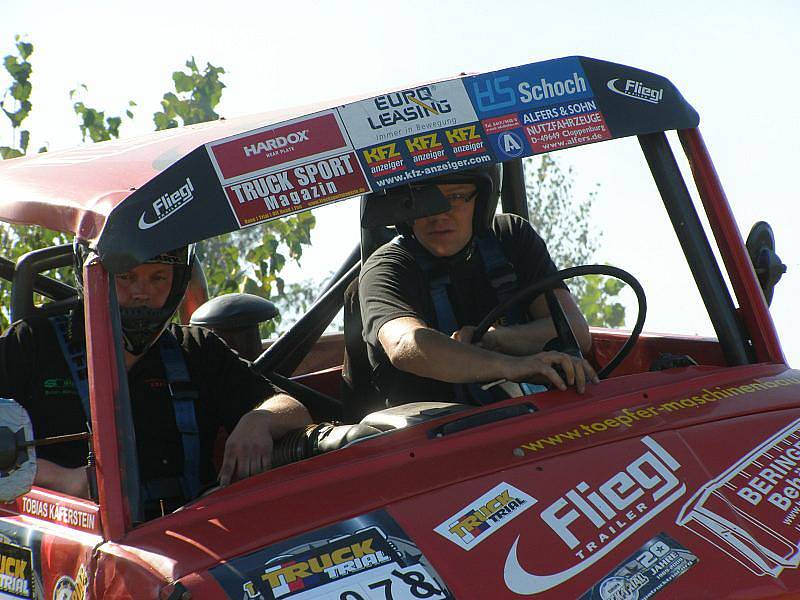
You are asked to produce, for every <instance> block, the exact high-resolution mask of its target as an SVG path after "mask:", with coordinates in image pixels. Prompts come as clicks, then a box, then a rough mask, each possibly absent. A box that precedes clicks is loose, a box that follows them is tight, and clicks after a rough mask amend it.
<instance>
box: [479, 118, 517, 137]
mask: <svg viewBox="0 0 800 600" xmlns="http://www.w3.org/2000/svg"><path fill="white" fill-rule="evenodd" d="M481 124H482V125H483V130H484V131H485V132H486V133H501V132H503V131H508V130H509V129H517V128H518V127H519V126H520V122H519V117H517V115H504V116H502V117H494V118H492V119H484V120H483V121H481Z"/></svg>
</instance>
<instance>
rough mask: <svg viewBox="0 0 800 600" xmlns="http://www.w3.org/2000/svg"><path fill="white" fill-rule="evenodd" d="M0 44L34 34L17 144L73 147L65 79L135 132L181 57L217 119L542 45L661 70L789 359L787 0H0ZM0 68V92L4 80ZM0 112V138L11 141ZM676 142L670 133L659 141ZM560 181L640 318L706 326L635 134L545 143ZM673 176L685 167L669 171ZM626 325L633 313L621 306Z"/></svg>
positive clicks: (798, 255) (335, 211) (347, 210)
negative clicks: (634, 287)
mask: <svg viewBox="0 0 800 600" xmlns="http://www.w3.org/2000/svg"><path fill="white" fill-rule="evenodd" d="M0 2H1V4H0V6H1V7H2V8H1V10H0V14H2V19H0V56H2V55H5V54H9V53H12V51H13V50H14V35H15V34H21V35H23V36H24V39H26V41H29V42H31V43H33V44H34V47H35V51H34V54H33V56H32V57H31V59H30V60H31V62H32V64H33V67H34V74H33V77H32V82H33V97H32V101H33V105H34V107H33V111H32V113H31V116H30V117H29V119H28V120H27V121H26V122H25V125H26V128H27V129H30V130H31V132H32V140H31V148H33V149H35V148H38V147H39V146H41V145H43V144H45V143H46V144H47V145H48V146H49V148H50V149H51V150H55V149H59V148H64V147H68V146H72V145H76V144H78V143H80V141H81V139H80V133H79V130H78V124H77V117H76V116H75V114H74V112H73V111H72V101H71V100H70V98H69V90H71V89H75V88H77V87H78V86H79V85H81V84H85V85H86V86H88V92H86V94H85V96H84V98H85V101H86V102H87V104H89V105H91V106H93V107H96V108H101V109H104V110H106V111H107V112H108V113H109V114H122V113H123V112H124V110H125V109H126V108H127V105H128V101H129V100H134V101H135V102H136V104H137V106H136V107H135V109H134V112H135V118H134V120H132V121H126V122H124V123H123V126H122V129H121V131H122V137H127V136H131V135H135V134H139V133H144V132H147V131H151V130H152V129H153V123H152V114H153V113H154V112H155V111H156V110H158V109H159V104H158V103H159V100H160V99H161V97H162V95H163V94H164V93H165V92H166V91H169V90H171V89H172V80H171V74H172V72H173V71H176V70H179V69H181V68H182V67H183V65H184V63H185V61H186V60H187V59H189V58H190V57H192V56H194V57H195V58H196V59H197V62H198V64H200V65H205V63H206V62H211V63H212V64H214V65H216V66H221V67H224V68H225V70H226V73H225V75H224V76H223V78H222V79H223V81H224V82H225V84H226V86H227V87H226V89H225V92H224V94H223V97H222V102H221V104H220V106H219V108H218V112H219V113H220V114H222V115H224V116H228V117H233V116H236V115H240V114H246V113H251V112H263V111H267V110H271V109H275V108H280V107H283V106H287V105H295V104H307V103H310V102H314V101H318V100H325V99H330V98H338V97H344V96H349V95H353V94H355V93H358V92H364V91H372V90H375V91H377V90H381V89H383V88H387V87H397V86H402V85H405V84H411V83H414V82H419V81H426V80H430V79H436V78H440V77H446V76H451V75H456V74H458V73H461V72H463V71H485V70H490V69H493V68H497V67H503V66H512V65H516V64H521V63H525V62H533V61H536V60H542V59H547V58H556V57H560V56H567V55H573V54H578V55H585V56H591V57H593V58H599V59H604V60H610V61H615V62H620V63H623V64H628V65H631V66H635V67H638V68H643V69H646V70H650V71H654V72H656V73H659V74H661V75H664V76H666V77H668V78H669V79H671V80H672V81H673V83H675V84H676V86H677V87H678V89H679V90H681V91H682V93H683V95H684V97H685V98H686V99H687V100H688V101H689V102H690V103H691V104H692V105H693V106H694V107H695V108H696V109H697V110H698V112H699V113H700V120H701V121H700V122H701V124H700V128H701V131H702V133H703V135H704V137H705V140H706V143H707V145H708V147H709V150H710V152H711V156H712V158H713V160H714V162H715V165H716V168H717V171H718V173H719V175H720V177H721V179H722V182H723V185H724V186H725V189H726V192H727V195H728V199H729V201H730V203H731V205H732V207H733V211H734V214H735V215H736V218H737V220H738V223H739V227H740V229H741V230H742V234H743V236H746V234H747V232H748V231H749V229H750V226H751V225H752V224H753V223H754V222H755V221H757V220H767V221H769V222H770V223H771V224H772V226H773V228H774V230H775V234H776V238H777V249H778V253H779V255H780V256H781V258H782V259H783V261H784V262H785V263H786V264H787V265H788V267H789V273H788V274H787V275H786V276H784V279H783V281H782V282H781V284H780V285H779V286H778V288H777V290H776V293H775V300H774V302H773V306H772V313H773V317H774V319H775V321H776V323H777V326H778V331H779V334H780V336H781V340H782V342H783V345H784V351H785V353H786V355H787V358H788V359H789V361H790V363H795V364H796V363H797V358H800V340H798V339H797V338H798V337H800V336H798V333H800V325H798V320H797V319H795V318H794V315H793V306H794V298H795V297H796V296H797V295H798V292H800V283H798V281H800V275H798V272H800V235H797V233H796V221H797V220H798V217H799V216H800V215H799V214H798V210H797V208H796V206H797V202H798V192H797V178H798V176H797V173H798V161H800V141H798V140H800V118H798V116H797V112H796V110H795V101H796V98H797V97H799V96H800V93H799V92H800V83H798V78H797V76H796V74H795V71H796V69H795V62H796V59H797V57H798V56H800V36H798V35H797V34H796V30H797V28H798V26H800V4H798V3H797V2H794V1H793V0H783V1H781V0H772V1H767V2H762V3H753V2H742V1H714V2H702V3H701V2H696V1H682V0H680V1H673V2H670V3H660V6H658V7H657V8H650V7H649V5H650V4H651V3H648V2H641V1H639V2H604V3H599V2H590V1H573V2H569V3H553V2H539V1H531V0H528V1H520V2H492V3H488V2H482V3H478V2H464V1H461V2H453V1H441V0H440V1H438V2H422V1H415V2H398V3H394V4H389V3H375V2H345V1H342V2H336V3H332V2H331V3H322V2H308V1H303V0H295V1H293V2H263V1H262V2H257V3H256V2H253V3H249V2H227V3H223V2H216V1H215V2H207V1H201V0H196V1H193V2H190V3H189V2H187V3H182V2H152V1H149V0H148V1H140V2H137V3H131V4H127V5H125V6H122V5H121V4H122V3H120V4H119V5H118V4H115V3H108V2H80V1H78V2H72V3H64V2H55V1H38V2H25V3H21V2H12V1H10V0H0ZM4 75H5V73H4V72H3V73H2V74H0V89H6V88H7V87H8V82H7V81H6V80H4V79H3V76H4ZM11 142H12V140H11V129H10V127H8V126H7V121H2V120H0V145H4V144H9V143H11ZM673 148H674V150H675V151H676V153H678V152H679V151H680V146H679V145H676V144H673ZM556 156H557V159H558V160H559V161H561V164H562V166H563V167H565V168H567V167H569V166H572V167H573V169H574V176H575V190H576V192H577V193H579V194H587V193H589V192H590V191H591V190H595V189H596V190H597V198H596V200H595V208H594V211H593V215H592V221H593V224H594V226H595V230H596V232H597V234H598V235H601V238H600V240H601V244H600V245H601V248H600V250H599V251H598V253H597V256H596V259H597V261H598V262H610V263H611V264H615V265H618V266H621V267H623V268H625V269H628V270H629V271H631V272H632V273H634V274H635V275H636V276H637V277H639V278H640V280H641V281H642V283H643V284H644V287H645V290H646V291H647V293H648V301H649V303H650V306H651V311H650V313H649V316H648V322H647V329H648V330H651V331H664V332H680V333H698V334H713V331H712V330H711V327H710V324H709V322H708V318H707V316H705V315H704V311H703V309H702V305H701V304H700V301H699V296H698V293H697V291H696V288H695V287H694V285H693V283H692V280H691V276H690V275H689V273H688V269H687V268H686V266H685V261H684V259H683V256H682V255H681V253H680V251H679V249H678V248H677V245H676V243H675V241H674V233H672V230H671V228H670V225H669V221H668V219H667V216H666V212H665V211H664V208H663V206H662V205H661V204H660V202H659V200H658V196H657V193H656V190H655V185H654V184H653V182H652V179H651V177H650V174H649V171H648V169H647V166H646V164H645V163H644V160H643V158H642V155H641V151H640V150H639V147H638V144H637V142H636V140H635V139H632V140H620V141H615V142H613V143H606V144H600V145H597V146H590V147H585V148H581V149H576V150H571V151H566V152H560V153H558V154H557V155H556ZM686 174H687V176H688V172H687V173H686ZM357 218H358V207H357V202H356V201H349V202H345V203H342V204H339V205H335V206H333V207H328V208H325V209H321V210H319V211H317V223H318V224H317V227H316V228H315V230H314V231H313V237H312V241H313V246H312V247H311V248H309V249H307V250H306V251H305V253H304V256H303V259H302V271H301V268H300V267H297V266H292V267H289V268H287V269H286V271H285V273H284V275H285V277H286V278H287V279H289V280H291V279H293V278H294V279H295V280H298V279H301V278H308V277H323V276H325V275H326V274H327V273H328V272H329V271H330V270H332V269H335V268H336V266H337V265H338V263H339V262H340V261H341V260H342V259H343V257H344V256H346V255H347V254H348V253H349V251H350V250H351V249H352V247H353V245H354V244H355V243H356V242H357V232H358V230H357ZM628 313H629V314H628V320H629V323H630V322H632V319H633V317H634V315H633V314H632V313H633V310H632V308H631V310H629V311H628Z"/></svg>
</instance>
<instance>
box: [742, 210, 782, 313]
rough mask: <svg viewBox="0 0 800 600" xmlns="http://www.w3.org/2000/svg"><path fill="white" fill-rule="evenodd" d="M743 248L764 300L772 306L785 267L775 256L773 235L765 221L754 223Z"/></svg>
mask: <svg viewBox="0 0 800 600" xmlns="http://www.w3.org/2000/svg"><path fill="white" fill-rule="evenodd" d="M745 246H746V247H747V253H748V254H749V255H750V261H751V262H752V263H753V268H754V269H755V272H756V277H758V283H759V284H760V285H761V291H762V292H764V299H765V300H766V301H767V306H769V305H770V304H772V295H773V293H774V292H775V286H776V285H777V284H778V282H779V281H780V280H781V277H782V276H783V274H784V273H786V265H785V264H783V262H781V259H780V257H779V256H778V255H777V254H775V234H774V233H773V232H772V227H770V224H769V223H767V222H766V221H758V222H757V223H755V224H754V225H753V227H752V228H751V229H750V233H749V234H748V236H747V241H746V242H745Z"/></svg>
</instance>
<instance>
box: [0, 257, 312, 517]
mask: <svg viewBox="0 0 800 600" xmlns="http://www.w3.org/2000/svg"><path fill="white" fill-rule="evenodd" d="M81 250H82V247H81V246H76V257H77V262H78V265H77V267H78V269H77V272H78V274H79V276H78V281H79V289H81V288H82V286H81V281H80V280H81V276H80V274H81V273H82V267H83V258H82V257H83V256H84V254H85V252H83V251H81ZM193 261H194V250H193V247H192V246H189V247H183V248H180V249H178V250H174V251H171V252H167V253H164V254H161V255H159V256H156V257H154V258H152V259H151V260H148V261H146V262H145V263H143V264H141V265H139V266H137V267H135V268H134V269H132V270H131V271H129V272H127V273H122V274H120V275H117V276H116V279H115V284H116V292H117V296H118V302H119V306H120V317H121V323H122V334H123V341H124V351H125V366H126V368H127V372H128V384H129V393H130V399H131V410H132V416H133V427H134V431H135V435H136V446H137V458H138V465H139V471H140V481H141V485H142V498H143V503H144V508H145V517H146V518H153V517H155V516H158V515H159V514H163V512H165V511H172V510H174V509H175V508H177V507H178V506H181V505H183V504H185V503H186V502H188V501H189V500H192V499H193V498H195V497H197V496H198V495H199V494H200V493H201V492H202V491H203V490H204V489H205V488H208V487H209V486H211V485H213V484H214V483H215V481H218V482H219V483H220V484H221V485H223V486H224V485H227V484H229V483H230V482H231V481H233V480H235V479H237V478H238V479H243V478H245V477H248V476H250V475H254V474H256V473H260V472H262V471H264V470H266V469H269V468H270V466H271V453H272V445H273V440H276V439H278V438H280V437H281V436H282V435H284V434H285V433H286V432H287V431H290V430H292V429H296V428H298V427H303V426H305V425H307V424H308V423H310V421H311V419H310V416H309V414H308V411H307V410H306V409H305V407H304V406H303V405H302V404H300V403H299V402H298V401H296V400H295V399H293V398H291V397H290V396H287V395H286V394H285V393H283V392H282V391H281V390H280V389H278V388H277V387H275V386H274V385H272V384H271V383H270V382H269V381H267V380H266V379H264V378H263V377H261V376H260V375H258V374H257V373H255V372H254V371H253V370H251V369H250V366H249V363H247V362H245V361H244V360H242V359H241V358H239V357H238V355H237V354H236V353H235V352H233V351H232V350H231V349H230V348H228V346H226V345H225V344H224V343H223V342H222V341H221V340H220V339H219V338H218V337H217V336H216V335H214V334H213V333H211V332H209V331H207V330H205V329H202V328H199V327H186V326H179V325H175V324H169V321H170V319H171V318H172V316H173V315H174V313H175V311H176V309H177V308H178V306H179V304H180V302H181V300H182V299H183V296H184V294H185V291H186V287H187V285H188V282H189V279H190V275H191V272H192V266H193ZM85 354H86V344H85V337H84V325H83V313H82V309H77V310H75V311H74V312H73V313H72V314H71V315H69V316H60V317H51V318H49V319H48V318H46V317H35V318H31V319H28V320H23V321H18V322H17V323H15V324H14V325H12V327H11V328H10V329H9V331H8V332H6V334H5V335H4V336H3V337H2V338H0V396H6V397H11V398H14V399H16V400H17V401H18V402H19V403H20V404H22V405H23V406H24V407H25V408H26V409H27V410H28V412H29V414H30V417H31V421H32V423H33V426H34V431H35V434H36V435H37V437H49V436H55V435H63V434H69V433H76V432H80V431H86V428H87V422H90V418H89V402H88V386H87V381H86V366H85V365H86V358H85ZM220 427H225V429H226V430H227V431H228V432H229V433H230V435H229V436H228V438H227V442H226V444H225V453H224V458H223V462H222V467H221V469H220V472H219V474H218V476H217V474H216V473H215V470H214V465H213V463H212V454H213V449H214V443H215V439H216V437H217V433H218V431H219V428H220ZM87 455H88V447H87V444H86V443H85V442H71V443H64V444H58V445H51V446H43V447H41V448H40V449H39V460H38V461H37V473H36V481H35V483H36V485H40V486H43V487H47V488H50V489H53V490H57V491H61V492H64V493H68V494H71V495H74V496H81V497H88V495H89V487H88V470H87V468H86V461H87Z"/></svg>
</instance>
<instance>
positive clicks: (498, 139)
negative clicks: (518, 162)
mask: <svg viewBox="0 0 800 600" xmlns="http://www.w3.org/2000/svg"><path fill="white" fill-rule="evenodd" d="M489 139H490V140H491V142H492V147H493V148H494V151H495V152H496V153H497V156H498V158H499V159H500V160H510V159H514V158H520V157H522V156H527V155H529V154H532V152H531V149H530V146H528V142H527V141H526V139H525V136H524V135H523V133H522V132H521V131H520V130H518V129H517V130H508V131H504V132H502V133H498V134H497V135H492V136H489Z"/></svg>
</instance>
